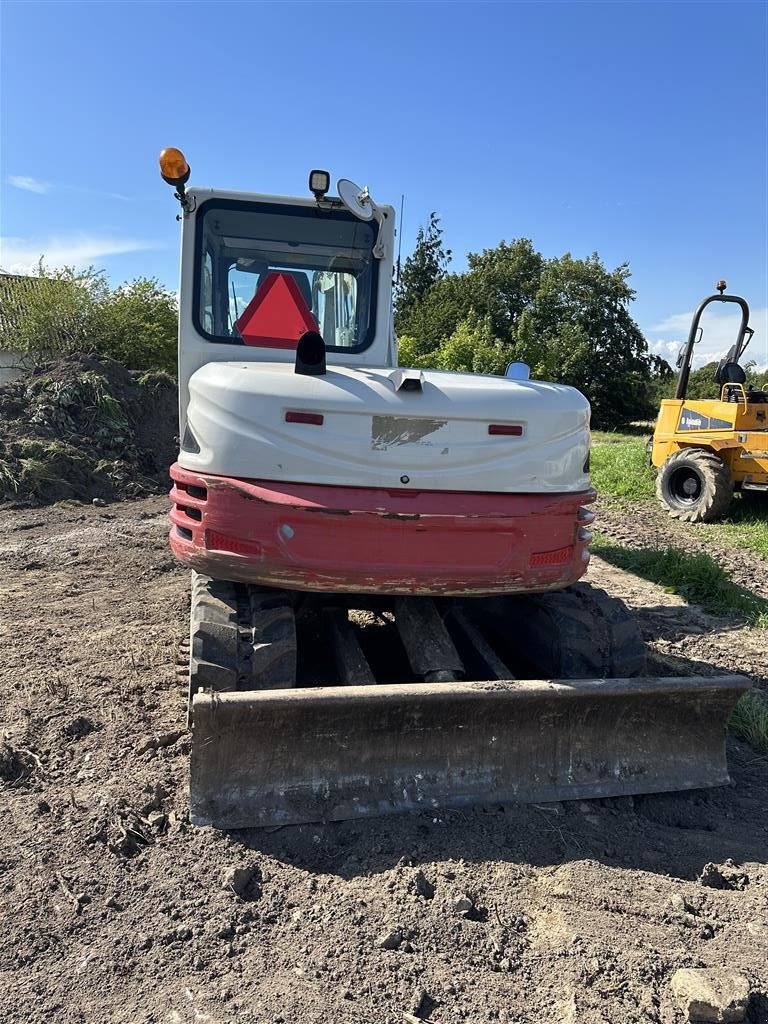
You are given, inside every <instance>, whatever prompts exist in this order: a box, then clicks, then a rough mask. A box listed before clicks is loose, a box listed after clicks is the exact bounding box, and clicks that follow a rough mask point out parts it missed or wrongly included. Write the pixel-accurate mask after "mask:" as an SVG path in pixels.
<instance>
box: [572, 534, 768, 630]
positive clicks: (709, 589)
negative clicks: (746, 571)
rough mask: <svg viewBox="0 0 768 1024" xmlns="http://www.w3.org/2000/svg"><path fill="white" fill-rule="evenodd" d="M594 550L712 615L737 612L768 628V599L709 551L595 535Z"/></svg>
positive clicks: (741, 616)
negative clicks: (625, 543) (630, 543)
mask: <svg viewBox="0 0 768 1024" xmlns="http://www.w3.org/2000/svg"><path fill="white" fill-rule="evenodd" d="M592 550H593V551H594V553H595V554H596V555H599V556H600V558H603V559H605V561H606V562H610V563H611V565H616V566H618V567H619V568H620V569H625V570H626V571H627V572H631V573H634V574H635V575H636V576H641V577H642V578H643V579H646V580H650V581H651V582H652V583H658V584H660V585H661V586H662V587H664V589H665V590H666V591H667V593H671V594H679V595H680V596H681V597H683V598H685V600H686V601H688V602H689V603H691V604H698V605H701V607H702V608H703V609H704V610H705V611H707V612H710V613H711V614H712V615H737V616H739V617H740V618H742V619H744V620H746V621H747V622H748V623H749V624H750V625H753V626H759V627H762V628H767V629H768V601H766V600H765V598H762V597H758V595H757V594H753V593H752V592H751V591H749V590H745V589H744V588H743V587H739V586H737V584H735V583H733V582H732V581H731V580H730V579H729V578H728V575H727V574H726V572H725V571H724V570H723V569H722V568H721V567H720V566H719V565H718V564H717V562H715V561H714V559H712V558H710V556H709V555H706V554H703V553H699V554H691V553H689V552H687V551H680V550H679V549H678V548H673V547H666V548H626V547H621V546H619V545H617V544H613V543H612V542H611V541H609V540H606V539H605V538H602V537H600V536H599V535H596V536H595V539H594V542H593V544H592Z"/></svg>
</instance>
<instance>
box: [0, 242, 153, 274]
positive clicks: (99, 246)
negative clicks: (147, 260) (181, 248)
mask: <svg viewBox="0 0 768 1024" xmlns="http://www.w3.org/2000/svg"><path fill="white" fill-rule="evenodd" d="M159 248H160V246H159V245H157V243H155V242H147V241H143V240H141V239H136V238H112V237H109V236H98V235H77V236H70V237H56V236H54V237H51V238H45V239H42V238H41V239H39V240H35V239H29V238H12V237H10V236H5V237H2V238H0V267H2V269H3V270H4V271H6V272H7V273H11V274H30V273H32V272H33V271H34V269H35V267H36V266H37V264H38V261H39V259H40V257H41V256H42V257H43V259H44V260H45V265H46V266H47V267H50V268H55V267H87V266H89V265H90V264H92V263H94V262H97V261H98V260H101V259H105V258H107V257H109V256H120V255H122V254H123V253H129V252H145V251H147V250H150V249H159Z"/></svg>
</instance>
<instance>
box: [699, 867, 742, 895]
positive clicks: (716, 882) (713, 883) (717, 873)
mask: <svg viewBox="0 0 768 1024" xmlns="http://www.w3.org/2000/svg"><path fill="white" fill-rule="evenodd" d="M699 884H700V885H704V886H706V887H707V888H708V889H746V887H747V886H748V885H749V876H748V875H747V874H746V873H745V872H744V871H739V870H738V869H737V868H736V865H735V864H734V863H733V861H726V862H725V864H724V865H720V864H705V865H704V867H703V869H702V872H701V874H700V875H699Z"/></svg>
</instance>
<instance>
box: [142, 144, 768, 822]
mask: <svg viewBox="0 0 768 1024" xmlns="http://www.w3.org/2000/svg"><path fill="white" fill-rule="evenodd" d="M160 171H161V175H162V177H163V179H164V180H165V181H166V182H167V183H168V184H170V185H171V186H172V187H173V188H174V191H175V197H176V199H177V200H178V202H179V204H180V207H181V212H180V214H179V220H180V222H181V281H180V291H179V314H180V315H179V437H180V451H179V456H178V460H177V462H176V463H175V464H174V465H173V466H172V467H171V471H170V473H171V478H172V483H173V486H172V490H171V502H172V508H171V511H170V523H171V526H170V545H171V548H172V550H173V552H174V554H175V556H176V558H177V559H179V561H180V562H182V563H183V564H184V565H186V566H189V568H190V569H191V571H192V582H191V611H190V660H189V721H190V725H191V729H192V752H191V760H190V817H191V820H192V822H193V823H195V824H200V825H206V824H207V825H214V826H216V827H219V828H246V827H263V826H280V825H284V824H294V823H300V822H313V821H332V820H342V819H349V818H363V817H366V816H372V815H380V814H387V813H391V812H402V811H412V812H418V811H422V812H424V811H427V812H429V813H434V812H435V811H436V810H437V809H440V808H456V807H462V806H467V805H473V804H474V805H476V804H488V803H495V804H496V803H504V802H507V801H555V800H565V799H577V798H578V799H580V798H585V797H609V796H620V795H628V794H634V793H647V792H659V791H667V790H683V789H690V788H696V787H701V786H714V785H722V784H724V783H726V782H727V780H728V772H727V764H726V759H725V744H724V735H725V725H726V722H727V720H728V717H729V715H730V712H731V710H732V708H733V706H734V704H735V702H736V701H737V699H738V698H739V697H740V695H741V694H742V693H744V692H745V690H746V689H748V687H749V682H748V681H747V680H746V679H743V678H741V677H736V676H713V677H706V678H701V677H697V676H692V677H681V678H652V677H649V676H648V675H647V665H646V653H645V648H644V644H643V640H642V636H641V634H640V631H639V629H638V626H637V624H636V622H635V621H634V620H633V618H632V616H631V615H630V613H629V612H628V610H627V609H626V607H625V606H624V605H623V604H622V603H621V602H619V601H617V600H615V599H614V598H612V597H609V596H608V595H607V594H605V593H604V592H603V591H601V590H600V589H599V588H596V587H594V586H590V585H588V584H585V583H583V582H579V581H580V579H581V577H582V576H583V574H584V573H585V571H586V569H587V565H588V562H589V543H590V539H591V532H590V526H591V524H592V521H593V519H594V514H593V512H591V511H590V510H589V505H590V504H591V503H592V502H593V501H594V499H595V491H594V490H593V488H592V485H591V483H590V478H589V447H590V431H589V417H590V411H589V404H588V402H587V400H586V398H585V397H584V396H583V395H582V394H580V393H579V392H578V391H577V390H575V389H574V388H571V387H566V386H563V385H557V384H551V383H546V382H542V381H534V380H531V379H530V374H529V371H528V368H527V367H525V366H524V365H522V364H511V365H510V367H509V369H508V371H507V374H506V375H505V376H490V375H475V374H467V373H453V372H441V371H436V370H422V369H413V368H409V367H401V366H399V365H398V361H397V340H396V337H395V333H394V327H393V315H392V287H391V285H392V278H393V262H394V259H393V256H394V240H395V213H394V210H393V208H392V207H391V206H387V205H379V204H378V203H376V202H375V201H374V199H373V197H372V196H371V194H370V192H369V190H368V189H367V188H361V187H359V186H358V185H355V184H354V183H353V182H351V181H349V180H347V179H341V180H339V181H338V184H337V189H336V191H337V195H332V194H331V179H330V174H329V173H328V172H327V171H324V170H313V171H311V173H310V175H309V188H308V194H307V196H306V197H289V196H273V195H264V194H259V193H251V192H248V193H244V192H230V191H224V190H218V189H209V188H188V187H187V183H188V180H189V177H190V169H189V165H188V163H187V161H186V158H185V157H184V155H183V153H182V152H181V151H180V150H178V149H176V148H168V149H165V150H163V152H162V153H161V155H160Z"/></svg>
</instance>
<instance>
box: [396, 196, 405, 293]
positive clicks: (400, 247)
mask: <svg viewBox="0 0 768 1024" xmlns="http://www.w3.org/2000/svg"><path fill="white" fill-rule="evenodd" d="M404 209H405V192H401V193H400V237H399V238H398V240H397V280H396V281H395V284H400V253H401V252H402V251H403V210H404Z"/></svg>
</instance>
